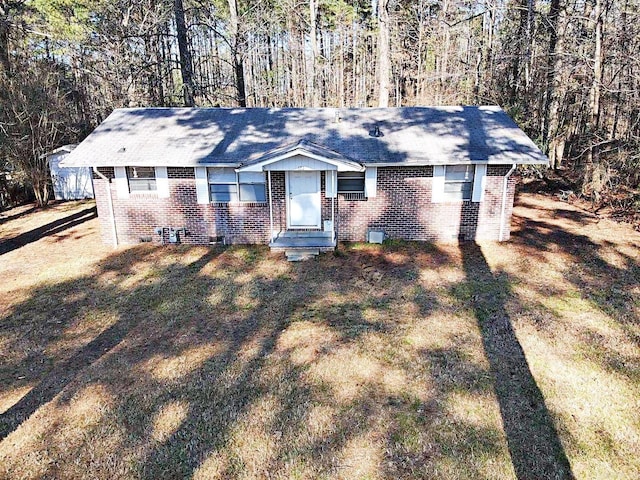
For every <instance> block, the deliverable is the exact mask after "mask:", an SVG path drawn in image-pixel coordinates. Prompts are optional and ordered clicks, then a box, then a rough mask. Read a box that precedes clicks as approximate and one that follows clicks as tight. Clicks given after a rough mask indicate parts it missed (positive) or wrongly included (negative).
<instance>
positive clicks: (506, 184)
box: [498, 163, 516, 242]
mask: <svg viewBox="0 0 640 480" xmlns="http://www.w3.org/2000/svg"><path fill="white" fill-rule="evenodd" d="M515 169H516V164H515V163H514V164H512V165H511V170H509V171H508V172H507V174H506V175H505V176H504V185H503V186H502V209H501V211H500V235H499V236H498V241H499V242H502V241H503V236H504V222H505V218H504V214H505V211H506V209H507V188H508V187H509V177H510V176H511V174H512V173H513V172H514V171H515Z"/></svg>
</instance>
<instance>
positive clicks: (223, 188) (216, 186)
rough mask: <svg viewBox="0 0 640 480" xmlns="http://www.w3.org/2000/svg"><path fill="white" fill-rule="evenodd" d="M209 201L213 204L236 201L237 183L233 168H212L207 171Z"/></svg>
mask: <svg viewBox="0 0 640 480" xmlns="http://www.w3.org/2000/svg"><path fill="white" fill-rule="evenodd" d="M207 179H208V181H209V199H210V200H211V201H212V202H214V203H229V202H236V201H237V200H238V181H237V178H236V171H235V170H234V169H233V168H226V167H220V168H218V167H213V168H208V169H207Z"/></svg>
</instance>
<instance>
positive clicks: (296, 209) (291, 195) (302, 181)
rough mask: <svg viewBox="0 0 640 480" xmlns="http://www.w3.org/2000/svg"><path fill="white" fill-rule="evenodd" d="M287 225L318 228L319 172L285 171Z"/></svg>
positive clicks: (319, 209) (319, 222)
mask: <svg viewBox="0 0 640 480" xmlns="http://www.w3.org/2000/svg"><path fill="white" fill-rule="evenodd" d="M287 207H288V208H287V210H288V215H287V223H288V225H287V227H289V228H320V226H321V198H320V172H319V171H305V170H301V171H297V170H292V171H288V172H287Z"/></svg>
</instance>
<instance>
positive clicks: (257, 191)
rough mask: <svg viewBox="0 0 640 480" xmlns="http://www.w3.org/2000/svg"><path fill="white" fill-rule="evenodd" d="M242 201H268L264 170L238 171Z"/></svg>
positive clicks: (239, 191)
mask: <svg viewBox="0 0 640 480" xmlns="http://www.w3.org/2000/svg"><path fill="white" fill-rule="evenodd" d="M238 185H239V190H238V193H239V194H240V201H241V202H266V201H267V186H266V179H265V175H264V172H240V173H238Z"/></svg>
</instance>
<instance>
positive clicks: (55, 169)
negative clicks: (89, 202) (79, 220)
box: [49, 151, 93, 200]
mask: <svg viewBox="0 0 640 480" xmlns="http://www.w3.org/2000/svg"><path fill="white" fill-rule="evenodd" d="M68 154H69V152H66V151H63V152H59V153H55V154H53V155H51V156H49V169H50V170H51V183H52V184H53V193H54V195H55V199H56V200H81V199H83V198H93V180H92V177H93V174H92V172H91V167H61V166H60V162H61V161H62V160H63V159H64V158H65V157H66V156H67V155H68Z"/></svg>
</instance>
